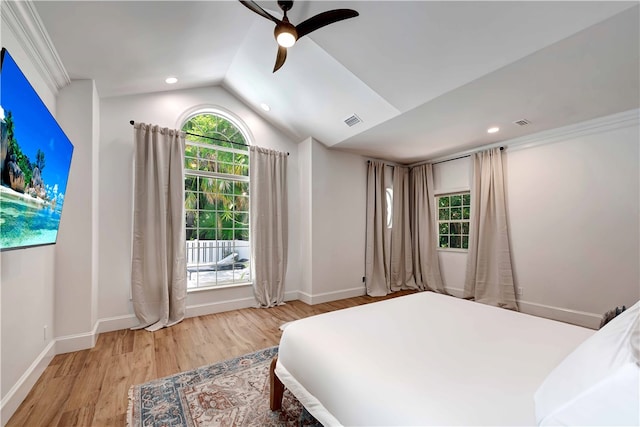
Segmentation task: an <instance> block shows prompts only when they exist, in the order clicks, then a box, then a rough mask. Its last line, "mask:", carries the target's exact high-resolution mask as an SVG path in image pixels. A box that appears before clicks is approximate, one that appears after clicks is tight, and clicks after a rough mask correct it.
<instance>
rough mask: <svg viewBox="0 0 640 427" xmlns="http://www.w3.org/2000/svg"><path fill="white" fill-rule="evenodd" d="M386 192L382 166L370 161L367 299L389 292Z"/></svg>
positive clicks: (367, 214)
mask: <svg viewBox="0 0 640 427" xmlns="http://www.w3.org/2000/svg"><path fill="white" fill-rule="evenodd" d="M386 191H387V183H386V179H385V164H384V163H383V162H380V161H376V160H372V161H370V162H369V166H368V168H367V212H366V221H367V230H366V239H367V240H366V247H365V283H366V287H367V295H370V296H384V295H387V294H388V293H389V290H390V282H389V250H388V247H389V245H388V242H387V238H388V237H387V229H386V228H387V204H386V203H387V193H386Z"/></svg>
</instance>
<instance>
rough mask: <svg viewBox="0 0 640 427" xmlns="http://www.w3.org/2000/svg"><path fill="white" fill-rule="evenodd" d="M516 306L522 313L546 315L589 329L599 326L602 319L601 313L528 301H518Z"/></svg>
mask: <svg viewBox="0 0 640 427" xmlns="http://www.w3.org/2000/svg"><path fill="white" fill-rule="evenodd" d="M518 307H519V308H520V311H521V312H522V313H526V314H531V315H533V316H538V317H546V318H547V319H552V320H558V321H560V322H565V323H571V324H572V325H578V326H583V327H585V328H589V329H598V328H599V327H600V321H601V320H602V315H601V314H594V313H588V312H586V311H579V310H570V309H568V308H562V307H554V306H551V305H545V304H539V303H535V302H529V301H518Z"/></svg>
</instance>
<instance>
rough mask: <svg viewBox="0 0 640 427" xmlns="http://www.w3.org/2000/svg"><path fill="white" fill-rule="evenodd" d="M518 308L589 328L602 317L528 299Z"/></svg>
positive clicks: (452, 292) (453, 291)
mask: <svg viewBox="0 0 640 427" xmlns="http://www.w3.org/2000/svg"><path fill="white" fill-rule="evenodd" d="M446 290H447V292H448V293H449V294H450V295H453V296H454V297H458V298H462V295H463V293H464V290H463V289H458V288H446ZM518 308H519V309H520V312H521V313H525V314H530V315H532V316H537V317H544V318H546V319H551V320H557V321H559V322H564V323H571V324H572V325H578V326H583V327H585V328H589V329H598V327H599V326H600V320H601V319H602V315H600V314H594V313H588V312H586V311H579V310H570V309H568V308H562V307H556V306H552V305H546V304H539V303H536V302H530V301H522V300H518Z"/></svg>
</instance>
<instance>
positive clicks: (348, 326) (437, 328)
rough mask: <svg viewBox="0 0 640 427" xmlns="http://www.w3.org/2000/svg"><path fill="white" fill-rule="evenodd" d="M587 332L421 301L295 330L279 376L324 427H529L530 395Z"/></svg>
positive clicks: (313, 321) (311, 322)
mask: <svg viewBox="0 0 640 427" xmlns="http://www.w3.org/2000/svg"><path fill="white" fill-rule="evenodd" d="M593 333H594V331H592V330H589V329H585V328H581V327H578V326H573V325H568V324H565V323H560V322H555V321H552V320H547V319H542V318H538V317H533V316H529V315H526V314H521V313H516V312H513V311H509V310H505V309H499V308H495V307H490V306H486V305H483V304H479V303H474V302H470V301H466V300H461V299H457V298H454V297H449V296H444V295H439V294H435V293H432V292H421V293H417V294H412V295H408V296H404V297H400V298H394V299H391V300H386V301H381V302H378V303H373V304H368V305H363V306H359V307H354V308H350V309H346V310H340V311H335V312H330V313H325V314H322V315H318V316H313V317H309V318H306V319H301V320H298V321H295V322H292V323H291V324H289V325H287V327H286V328H285V329H284V332H283V335H282V339H281V341H280V349H279V356H278V363H277V365H276V374H277V375H278V378H280V380H281V381H282V382H283V383H284V385H285V386H286V387H287V388H288V389H289V390H290V391H291V392H292V393H293V394H294V395H295V396H296V397H297V398H298V399H299V400H300V401H301V402H302V404H303V405H304V406H305V407H306V408H307V409H308V410H309V412H310V413H311V414H312V415H314V416H315V417H316V419H318V421H320V422H321V423H322V424H323V425H325V426H333V425H345V426H374V425H386V426H389V425H535V414H534V400H533V395H534V393H535V391H536V389H537V388H538V386H540V384H541V383H542V381H543V380H544V378H545V377H546V376H547V374H548V373H549V372H550V371H551V370H552V369H553V368H554V367H555V366H556V365H557V364H558V363H560V361H561V360H562V359H563V358H564V357H565V356H566V355H567V354H569V353H570V352H571V351H572V350H573V349H574V348H575V347H577V346H578V344H580V343H581V342H582V341H584V340H585V339H587V338H588V337H589V336H591V335H592V334H593Z"/></svg>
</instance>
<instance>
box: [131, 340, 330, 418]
mask: <svg viewBox="0 0 640 427" xmlns="http://www.w3.org/2000/svg"><path fill="white" fill-rule="evenodd" d="M277 353H278V347H272V348H267V349H264V350H260V351H257V352H255V353H251V354H247V355H244V356H241V357H238V358H235V359H231V360H227V361H224V362H220V363H216V364H214V365H210V366H203V367H201V368H198V369H195V370H193V371H187V372H182V373H179V374H176V375H172V376H170V377H166V378H160V379H158V380H154V381H150V382H148V383H144V384H140V385H135V386H133V387H131V389H130V390H129V410H128V412H127V425H128V426H129V427H150V426H155V427H160V426H172V427H180V426H183V427H196V426H198V427H203V426H225V427H227V426H228V427H231V426H247V427H248V426H261V427H263V426H287V427H288V426H320V427H321V425H320V423H318V422H317V421H316V420H315V419H314V418H313V417H312V416H311V415H310V414H309V413H308V412H307V411H306V409H304V408H303V407H302V405H301V404H300V402H298V400H297V399H296V398H295V397H294V396H293V395H292V394H291V393H290V392H289V391H288V390H285V393H284V398H283V401H282V411H276V412H272V411H271V410H270V409H269V364H270V363H271V359H273V357H274V356H275V355H276V354H277Z"/></svg>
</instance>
